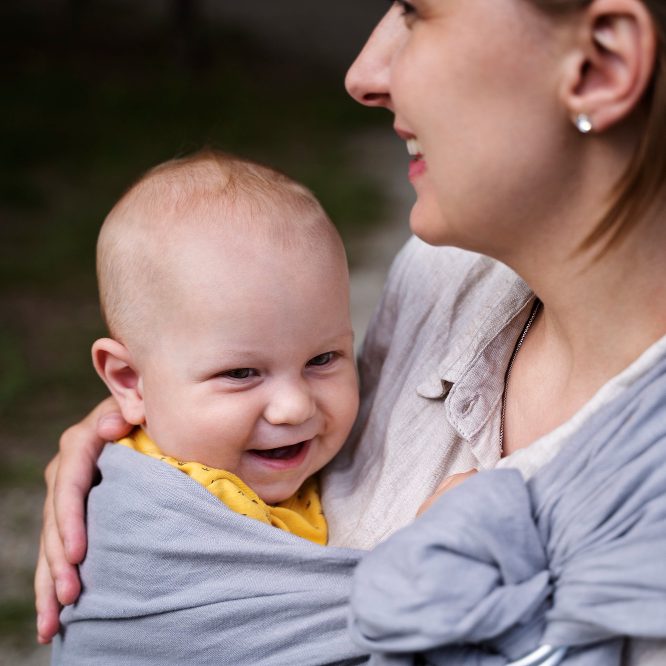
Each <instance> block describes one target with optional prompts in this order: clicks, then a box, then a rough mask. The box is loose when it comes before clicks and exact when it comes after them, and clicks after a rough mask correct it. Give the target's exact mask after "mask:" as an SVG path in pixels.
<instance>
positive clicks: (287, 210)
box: [97, 149, 344, 342]
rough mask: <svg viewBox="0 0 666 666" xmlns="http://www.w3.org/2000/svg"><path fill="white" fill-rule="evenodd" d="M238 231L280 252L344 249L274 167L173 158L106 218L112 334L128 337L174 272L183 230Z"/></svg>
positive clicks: (304, 194) (297, 187) (316, 209)
mask: <svg viewBox="0 0 666 666" xmlns="http://www.w3.org/2000/svg"><path fill="white" fill-rule="evenodd" d="M217 230H220V231H223V232H224V233H229V232H231V233H233V234H234V235H237V236H239V237H241V238H244V237H248V242H250V243H254V242H268V243H270V244H271V247H274V248H275V251H276V252H280V251H282V252H286V251H288V250H289V249H290V248H302V247H307V248H309V249H311V250H312V252H313V253H315V254H317V253H319V254H321V253H322V252H327V253H331V252H332V253H334V254H335V255H336V256H340V257H341V258H342V260H343V261H344V247H343V245H342V241H341V239H340V236H339V234H338V232H337V231H336V229H335V227H334V226H333V224H332V222H331V221H330V219H329V218H328V216H327V215H326V213H325V212H324V210H323V208H322V207H321V204H320V203H319V202H318V201H317V199H316V197H315V196H314V195H313V194H312V192H310V191H309V190H308V189H307V188H306V187H304V186H303V185H301V184H300V183H297V182H296V181H294V180H292V179H291V178H289V177H287V176H286V175H284V174H282V173H280V172H278V171H275V170H274V169H271V168H269V167H266V166H262V165H260V164H257V163H255V162H252V161H249V160H246V159H242V158H238V157H235V156H232V155H229V154H227V153H223V152H220V151H217V150H212V149H205V150H201V151H199V152H197V153H194V154H192V155H189V156H187V157H181V158H177V159H173V160H169V161H168V162H165V163H163V164H160V165H158V166H156V167H154V168H153V169H150V170H149V171H148V172H146V173H145V174H144V175H143V176H141V177H140V178H139V179H138V180H137V181H136V182H135V183H134V184H133V185H132V186H131V187H130V188H129V189H128V190H127V191H126V192H125V193H124V194H123V195H122V197H121V198H120V199H119V201H118V202H117V203H116V205H115V206H114V207H113V209H112V210H111V212H110V213H109V215H108V216H107V217H106V219H105V220H104V223H103V225H102V228H101V230H100V233H99V238H98V241H97V279H98V285H99V296H100V306H101V310H102V316H103V318H104V321H105V323H106V325H107V328H108V329H109V332H110V334H111V336H112V337H114V338H116V339H118V340H120V341H123V342H126V337H127V335H128V331H129V330H130V329H131V328H132V324H136V323H137V322H136V318H137V316H139V314H140V313H141V310H142V307H143V306H142V305H141V304H142V303H145V302H146V297H145V294H140V293H139V292H141V290H142V289H144V291H145V290H146V289H151V288H154V286H153V285H154V284H155V283H156V282H159V280H160V277H161V276H163V275H164V273H165V272H166V271H167V270H168V259H167V258H166V257H167V256H168V253H169V252H173V251H174V243H177V242H178V241H177V240H176V236H177V233H179V232H180V233H182V232H183V231H184V232H185V233H211V232H212V233H215V232H216V231H217Z"/></svg>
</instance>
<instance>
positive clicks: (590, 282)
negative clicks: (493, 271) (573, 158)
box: [505, 221, 666, 452]
mask: <svg viewBox="0 0 666 666" xmlns="http://www.w3.org/2000/svg"><path fill="white" fill-rule="evenodd" d="M515 268H517V269H518V271H519V272H520V273H521V275H522V277H523V278H524V279H525V280H526V281H527V283H528V284H529V285H530V287H532V289H533V290H534V291H535V293H536V294H537V295H538V297H539V298H540V299H541V300H542V302H543V308H542V310H541V312H540V313H539V316H538V317H537V318H536V320H535V321H534V324H533V325H532V327H531V329H530V331H529V334H528V335H527V336H526V338H525V341H524V344H523V346H522V347H521V349H520V353H519V354H518V355H517V356H516V360H515V363H514V367H513V369H512V373H511V377H510V381H509V386H508V389H507V406H506V410H507V411H506V420H507V423H506V424H505V426H506V428H505V430H506V447H505V452H510V451H511V450H515V449H516V448H522V447H523V446H526V445H528V444H530V443H531V442H532V441H534V439H536V438H537V437H539V436H541V435H543V434H546V433H547V432H549V431H550V430H552V429H553V428H555V427H557V426H558V425H560V424H561V423H563V422H564V421H566V420H567V419H568V418H570V417H571V416H573V414H575V413H576V411H578V410H579V409H580V408H581V407H582V406H583V405H584V404H585V403H586V402H587V401H588V400H590V399H591V398H592V396H593V395H594V394H595V393H596V391H598V390H599V388H601V386H603V385H604V384H605V383H606V382H607V381H608V380H609V379H611V378H612V377H613V376H615V375H616V374H618V373H619V372H621V371H622V370H623V369H624V368H626V367H627V366H628V365H630V364H631V363H632V362H633V361H634V360H636V359H637V358H638V357H639V356H640V355H641V354H642V353H643V352H644V351H645V350H646V349H647V348H648V347H649V346H650V345H652V344H653V343H654V342H656V341H657V340H658V339H660V338H661V337H662V336H664V335H666V307H664V305H663V304H665V303H666V224H664V223H663V222H662V223H661V224H660V223H659V222H658V221H655V222H654V223H652V224H648V223H647V222H646V223H645V224H644V225H642V226H641V227H639V228H636V229H634V230H632V231H631V232H630V233H629V235H628V237H627V238H626V239H625V240H624V241H623V242H622V243H620V244H619V245H617V246H614V247H611V248H609V249H608V250H607V252H606V253H605V254H603V255H602V256H601V257H600V258H598V259H597V260H596V261H593V260H592V259H591V257H590V256H583V255H582V254H575V253H573V252H571V251H569V252H568V253H567V254H566V255H565V256H562V255H560V256H559V257H558V258H557V259H556V258H555V257H553V256H550V257H544V256H541V257H534V258H533V260H531V261H525V262H523V265H522V266H516V267H515Z"/></svg>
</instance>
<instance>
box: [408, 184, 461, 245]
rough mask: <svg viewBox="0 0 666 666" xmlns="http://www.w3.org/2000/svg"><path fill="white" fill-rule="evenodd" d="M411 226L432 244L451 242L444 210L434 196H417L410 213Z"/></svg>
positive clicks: (416, 234) (419, 235) (415, 233)
mask: <svg viewBox="0 0 666 666" xmlns="http://www.w3.org/2000/svg"><path fill="white" fill-rule="evenodd" d="M409 228H410V229H411V230H412V233H413V234H414V235H415V236H418V237H419V238H420V239H421V240H422V241H424V242H426V243H428V244H430V245H449V244H450V242H451V239H449V238H448V236H449V235H450V234H447V231H446V223H445V221H444V215H443V214H442V210H441V208H440V206H439V203H438V202H437V200H436V199H435V198H434V197H432V196H423V195H421V196H417V199H416V201H415V202H414V205H413V206H412V210H411V213H410V215H409Z"/></svg>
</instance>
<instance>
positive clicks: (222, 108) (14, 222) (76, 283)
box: [0, 0, 390, 664]
mask: <svg viewBox="0 0 666 666" xmlns="http://www.w3.org/2000/svg"><path fill="white" fill-rule="evenodd" d="M269 5H270V6H269ZM276 5H277V6H280V7H281V9H279V10H278V9H276ZM360 5H363V6H362V7H361V6H360ZM226 8H227V9H228V10H229V11H228V12H225V3H224V2H220V3H211V2H209V3H207V4H205V3H199V2H197V1H196V0H190V1H187V0H171V1H168V2H164V3H160V2H157V1H153V2H146V3H137V2H135V3H130V2H121V1H115V2H114V1H112V0H108V1H101V2H97V1H93V0H69V1H67V0H65V1H60V2H55V1H48V0H42V1H41V2H34V3H31V2H14V1H7V0H5V1H4V2H3V4H2V7H0V50H1V51H2V58H1V61H0V62H1V64H0V68H1V81H2V104H0V119H1V122H0V155H1V159H0V298H1V303H2V307H1V308H0V441H1V447H2V449H1V450H2V454H3V458H2V464H1V465H0V490H1V492H0V497H2V499H1V500H0V501H1V502H2V511H1V512H0V542H1V543H2V552H1V555H0V557H1V558H2V559H1V560H0V663H7V664H9V663H12V664H16V663H26V664H29V663H46V659H47V652H48V651H44V650H43V649H41V650H40V649H36V648H35V646H34V638H33V636H34V630H33V627H34V611H33V600H32V575H33V566H34V560H35V557H36V535H37V533H38V526H39V522H40V520H41V516H40V513H41V504H42V493H43V491H42V485H43V483H42V470H43V468H44V466H45V464H46V462H47V460H48V459H49V458H50V457H51V455H52V454H53V452H54V451H55V449H56V446H57V440H58V437H59V435H60V433H61V432H62V430H63V429H64V428H65V427H66V426H67V425H70V424H71V423H73V422H74V421H76V420H77V419H78V418H80V417H81V416H82V415H83V414H84V413H85V412H86V411H87V410H88V409H89V408H90V407H92V406H93V405H94V404H95V403H96V402H97V401H98V400H99V399H100V398H101V397H102V396H103V395H104V390H103V387H102V384H101V382H100V381H99V380H98V379H97V377H96V375H94V373H93V371H92V368H91V365H90V360H89V349H90V344H91V342H92V340H94V339H95V337H97V336H99V335H100V334H101V333H102V332H103V329H102V324H101V320H100V317H99V314H98V309H97V302H96V287H95V279H94V245H95V239H96V234H97V230H98V228H99V225H100V223H101V221H102V219H103V218H104V215H105V214H106V212H108V210H109V209H110V207H111V206H112V204H113V202H114V201H115V200H116V198H117V197H118V195H119V194H120V193H121V192H122V190H123V189H124V188H125V187H126V186H127V185H128V184H129V183H130V182H131V181H132V180H133V179H134V178H135V177H136V176H137V175H138V174H140V173H141V172H142V171H143V170H145V169H146V168H148V167H150V166H152V165H154V164H156V163H158V162H161V161H163V160H166V159H169V158H171V157H174V156H176V155H181V154H183V153H186V152H190V151H192V150H195V149H197V148H200V147H202V146H204V145H209V146H216V147H220V148H223V149H226V150H229V151H232V152H237V153H239V154H242V155H245V156H249V157H252V158H255V159H257V160H260V161H263V162H267V163H269V164H271V165H272V166H274V167H277V168H278V169H281V170H283V171H285V172H287V173H288V174H290V175H291V176H293V177H295V178H296V179H299V180H302V181H303V182H305V183H306V184H307V185H308V186H309V187H311V188H312V189H313V190H314V191H315V192H316V193H317V195H318V196H319V197H320V199H321V200H322V202H323V204H324V206H325V208H327V210H328V211H329V213H330V214H331V216H332V218H333V219H334V221H335V222H336V224H337V225H338V226H339V228H340V230H341V232H342V233H343V236H344V237H345V239H346V240H347V241H350V239H352V238H354V237H355V236H359V235H361V236H362V235H363V234H367V233H369V231H371V230H372V229H373V228H376V225H377V224H378V222H379V221H380V220H381V219H382V216H383V214H384V211H385V198H384V196H383V195H382V192H381V191H380V188H378V186H377V184H376V182H375V181H373V180H372V179H371V178H370V177H369V176H368V174H367V173H364V172H363V171H362V169H361V168H360V167H359V166H358V163H357V162H358V160H357V159H356V158H355V155H354V151H353V149H352V148H351V146H353V144H354V137H357V136H359V135H362V134H363V133H364V132H367V131H372V130H373V128H374V127H376V126H377V125H378V124H379V125H381V126H387V125H389V124H390V119H389V117H388V115H387V114H377V113H369V112H367V111H364V110H363V109H362V108H361V107H359V106H358V105H356V104H355V103H353V102H352V101H351V100H350V99H349V98H348V97H347V95H346V93H345V91H344V88H343V77H344V69H345V65H346V64H348V62H350V61H351V58H352V57H353V53H354V52H355V51H356V50H357V49H358V48H359V47H360V46H361V43H362V36H363V35H364V34H366V33H367V32H368V31H369V29H370V26H371V24H372V22H373V21H374V20H375V19H376V18H378V17H379V15H380V13H381V11H382V10H383V9H384V8H385V3H384V2H382V1H381V0H378V1H372V2H368V1H367V0H364V2H362V3H359V2H358V0H348V1H347V3H345V2H341V3H340V4H339V7H338V8H336V6H335V4H331V3H315V2H312V1H311V0H309V1H308V0H305V1H301V2H299V1H296V0H294V1H291V0H289V1H286V0H280V2H276V0H268V2H266V1H264V2H259V1H255V2H253V1H252V0H248V2H246V3H244V12H245V14H244V15H243V16H241V14H242V13H243V12H240V13H239V5H238V4H237V3H227V5H226ZM264 10H265V11H264ZM269 10H270V12H272V15H270V12H269V14H266V13H265V12H268V11H269ZM253 12H254V14H253ZM276 12H277V13H276ZM308 12H309V13H308ZM327 12H341V13H342V14H341V15H340V16H339V17H338V21H337V22H335V21H332V22H331V21H329V20H328V17H327ZM345 12H346V14H345ZM253 16H255V17H256V18H257V26H258V27H257V29H256V30H255V29H254V27H253V26H254V24H253ZM234 17H235V18H234ZM271 20H273V21H276V23H275V25H276V26H277V25H278V21H279V22H280V23H279V25H281V26H282V28H281V29H280V30H277V29H276V30H272V29H271V27H270V22H271ZM285 26H286V28H285ZM309 26H313V28H312V30H310V29H309ZM346 26H347V27H346ZM350 26H353V30H351V28H350ZM315 28H316V29H315ZM290 30H291V31H290ZM317 30H319V31H320V34H319V33H317ZM274 33H275V34H274ZM350 245H352V246H353V243H351V244H350ZM350 259H351V262H352V264H354V262H357V261H360V260H362V258H360V257H358V256H354V254H353V253H352V256H351V257H350Z"/></svg>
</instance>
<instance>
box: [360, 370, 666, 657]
mask: <svg viewBox="0 0 666 666" xmlns="http://www.w3.org/2000/svg"><path fill="white" fill-rule="evenodd" d="M664 414H666V360H664V361H662V362H660V363H659V364H658V365H657V366H656V367H655V368H654V369H653V370H652V371H651V372H649V373H648V374H647V375H646V376H645V377H643V378H642V379H641V380H640V381H638V382H637V383H636V384H635V385H634V386H633V387H632V388H630V389H628V390H627V391H626V392H625V393H624V394H622V395H621V396H620V397H619V398H617V399H615V400H614V401H613V402H611V403H610V404H609V405H608V406H607V407H605V408H604V409H602V410H600V411H599V412H598V413H596V414H595V415H594V416H593V417H591V418H590V419H589V420H588V421H587V422H586V423H585V424H584V425H583V427H582V428H581V429H580V430H579V431H578V432H577V433H576V434H575V435H574V436H572V437H571V439H570V441H568V443H567V444H566V445H565V447H564V448H563V449H562V451H561V452H560V453H559V454H558V455H557V456H556V457H555V458H554V459H553V460H552V461H551V462H550V463H549V464H548V465H546V466H545V467H543V468H542V470H541V471H539V472H537V474H535V475H534V476H533V477H532V478H531V479H530V480H529V481H528V482H525V481H524V480H523V478H522V476H521V475H520V473H519V472H517V471H516V470H510V469H502V470H492V471H488V472H482V473H480V474H478V475H476V476H475V477H473V478H471V479H469V480H467V481H466V482H465V483H463V484H462V485H461V486H459V487H457V488H455V489H453V490H452V491H450V492H449V493H446V494H445V495H444V496H443V497H442V498H440V500H439V501H438V502H436V503H435V504H434V505H433V506H432V507H431V509H429V510H428V511H427V512H426V513H425V514H424V515H423V516H422V517H421V518H419V519H418V520H417V521H415V522H414V523H413V524H412V525H410V526H408V527H406V528H404V529H403V530H401V531H400V532H398V533H396V534H395V535H394V536H393V537H391V538H390V539H388V540H387V541H386V542H384V543H383V544H380V546H378V547H377V548H376V549H375V551H373V552H372V553H370V554H369V555H368V556H367V557H366V558H365V559H364V561H363V562H362V563H361V564H360V565H359V567H358V570H357V572H356V574H355V584H354V588H353V593H352V612H351V619H350V630H351V633H352V636H353V638H354V640H355V641H356V643H357V644H358V645H359V647H362V648H363V649H366V650H368V651H370V652H372V653H373V655H374V656H373V663H378V664H379V663H386V664H388V663H391V664H394V663H395V664H398V663H404V664H411V663H413V659H414V655H416V654H418V655H419V659H421V660H422V661H424V662H425V663H432V664H446V665H447V666H458V665H460V666H463V665H465V666H471V665H472V664H475V665H476V664H479V665H480V666H481V665H483V666H496V665H504V664H507V663H509V662H511V661H512V660H516V659H519V658H520V657H523V656H525V655H527V654H529V653H530V652H531V651H533V650H535V649H536V648H538V647H539V646H540V645H551V646H555V647H567V648H570V650H569V651H568V652H567V656H566V657H565V659H564V661H563V662H562V663H563V664H567V665H569V664H571V666H573V665H574V664H575V665H576V666H597V665H598V664H604V666H613V664H619V663H620V654H621V647H622V640H623V638H624V637H634V638H655V639H666V621H665V618H666V564H665V563H666V420H665V418H664ZM400 658H402V661H400Z"/></svg>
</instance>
